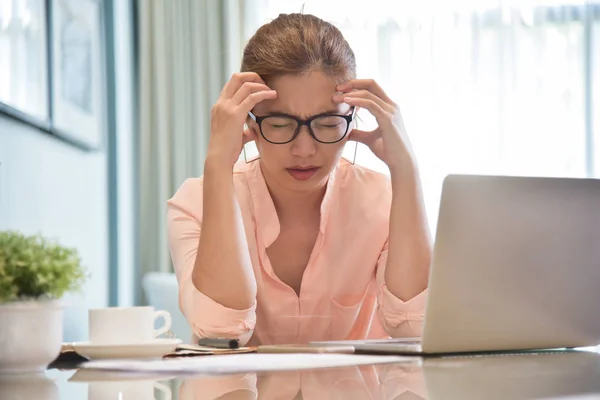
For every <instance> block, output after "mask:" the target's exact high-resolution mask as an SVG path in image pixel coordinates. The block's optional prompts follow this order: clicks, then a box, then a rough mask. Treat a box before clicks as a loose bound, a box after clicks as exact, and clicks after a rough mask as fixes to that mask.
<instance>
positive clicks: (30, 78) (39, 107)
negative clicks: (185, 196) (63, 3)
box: [0, 0, 48, 120]
mask: <svg viewBox="0 0 600 400" xmlns="http://www.w3.org/2000/svg"><path fill="white" fill-rule="evenodd" d="M46 49H47V41H46V9H45V2H44V0H0V102H2V103H5V104H7V105H9V106H11V107H13V108H15V109H17V110H19V111H22V112H24V113H26V114H30V115H32V116H35V117H37V118H39V119H41V120H47V119H48V89H47V87H48V84H47V79H48V78H47V65H48V64H47V50H46Z"/></svg>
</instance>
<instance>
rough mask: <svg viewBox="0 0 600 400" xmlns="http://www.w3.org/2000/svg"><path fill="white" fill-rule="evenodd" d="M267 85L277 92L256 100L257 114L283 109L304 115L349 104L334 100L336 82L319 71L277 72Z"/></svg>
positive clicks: (290, 112) (283, 111)
mask: <svg viewBox="0 0 600 400" xmlns="http://www.w3.org/2000/svg"><path fill="white" fill-rule="evenodd" d="M267 85H268V86H269V87H270V88H271V89H273V90H275V91H276V92H277V98H275V99H273V100H266V101H263V102H261V103H260V104H258V105H257V106H256V107H255V109H254V110H255V111H256V112H257V113H258V114H265V113H274V112H282V113H286V114H291V115H296V116H298V117H301V118H305V117H309V116H312V115H317V114H321V113H324V112H342V111H343V110H345V109H347V108H348V106H347V105H344V104H338V103H335V102H334V101H333V96H334V95H335V94H336V93H338V92H337V91H336V85H337V82H336V80H335V79H334V78H331V77H329V76H327V75H325V74H323V73H322V72H320V71H313V72H310V73H307V74H302V75H282V76H278V77H275V78H273V79H271V80H269V82H267Z"/></svg>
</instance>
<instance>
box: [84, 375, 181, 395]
mask: <svg viewBox="0 0 600 400" xmlns="http://www.w3.org/2000/svg"><path fill="white" fill-rule="evenodd" d="M155 390H156V391H158V392H160V393H161V394H160V395H159V396H158V397H155ZM171 397H172V394H171V389H169V388H168V387H167V386H166V385H164V384H162V383H159V382H156V381H152V380H132V381H126V380H123V381H104V382H90V383H89V387H88V399H89V400H107V399H118V400H171Z"/></svg>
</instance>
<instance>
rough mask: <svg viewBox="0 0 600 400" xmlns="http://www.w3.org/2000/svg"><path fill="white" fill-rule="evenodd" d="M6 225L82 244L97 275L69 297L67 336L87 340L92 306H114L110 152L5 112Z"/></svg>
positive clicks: (0, 126)
mask: <svg viewBox="0 0 600 400" xmlns="http://www.w3.org/2000/svg"><path fill="white" fill-rule="evenodd" d="M0 163H1V165H0V230H4V229H18V230H21V231H23V232H24V233H28V234H31V233H37V232H40V233H42V234H44V235H47V236H50V237H54V238H56V239H58V240H59V241H60V242H61V244H64V245H67V246H73V247H76V248H77V249H78V250H79V252H80V254H81V256H82V258H83V262H84V264H85V266H86V267H87V268H88V270H89V272H90V274H91V277H90V278H89V279H88V281H87V283H86V285H85V288H84V290H83V291H82V293H81V294H78V295H69V296H67V298H66V299H65V300H66V301H67V305H68V308H67V310H66V312H65V341H76V340H86V339H87V337H88V335H87V309H88V308H91V307H104V306H106V305H108V282H109V280H108V271H109V269H108V253H109V248H108V188H107V157H106V152H105V151H101V152H98V153H87V152H84V151H82V150H79V149H77V148H74V147H72V146H70V145H68V144H65V143H63V142H61V141H59V140H57V139H56V138H53V137H51V136H49V135H47V134H44V133H42V132H40V131H38V130H36V129H34V128H31V127H29V126H27V125H25V124H22V123H21V122H18V121H15V120H13V119H10V118H8V117H5V116H3V115H0Z"/></svg>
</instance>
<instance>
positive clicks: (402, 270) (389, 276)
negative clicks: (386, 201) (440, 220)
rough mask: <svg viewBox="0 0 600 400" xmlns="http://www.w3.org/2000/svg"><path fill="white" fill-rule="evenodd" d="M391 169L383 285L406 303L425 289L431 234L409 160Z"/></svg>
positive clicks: (414, 166) (406, 157) (405, 158)
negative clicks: (388, 234)
mask: <svg viewBox="0 0 600 400" xmlns="http://www.w3.org/2000/svg"><path fill="white" fill-rule="evenodd" d="M402 158H403V159H404V160H406V162H405V163H403V164H402V165H401V166H398V167H397V168H396V169H395V170H394V169H390V173H391V181H392V207H391V211H390V236H389V240H388V248H389V250H388V258H387V265H386V269H385V283H386V286H387V288H388V290H389V291H390V292H391V293H392V294H393V295H395V296H396V297H398V298H399V299H400V300H403V301H407V300H410V299H412V298H413V297H415V296H416V295H418V294H419V293H421V292H422V291H424V290H425V289H426V288H427V281H428V278H429V264H430V262H431V235H430V233H429V227H428V224H427V217H426V214H425V206H424V202H423V192H422V190H421V181H420V178H419V174H418V172H417V168H416V164H415V163H414V162H412V160H411V159H412V157H410V156H409V155H406V156H405V157H402Z"/></svg>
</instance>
